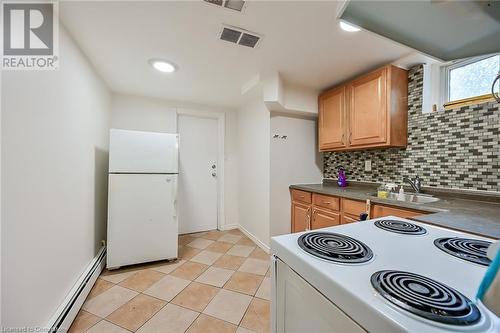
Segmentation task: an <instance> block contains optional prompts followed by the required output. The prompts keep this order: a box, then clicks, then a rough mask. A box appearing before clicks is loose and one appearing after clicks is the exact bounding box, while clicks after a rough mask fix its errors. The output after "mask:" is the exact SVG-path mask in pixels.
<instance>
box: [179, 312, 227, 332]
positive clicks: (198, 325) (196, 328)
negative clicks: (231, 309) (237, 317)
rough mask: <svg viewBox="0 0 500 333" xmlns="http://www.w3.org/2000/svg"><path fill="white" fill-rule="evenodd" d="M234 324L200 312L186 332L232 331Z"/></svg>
mask: <svg viewBox="0 0 500 333" xmlns="http://www.w3.org/2000/svg"><path fill="white" fill-rule="evenodd" d="M236 328H237V326H236V325H233V324H231V323H228V322H226V321H224V320H220V319H217V318H214V317H210V316H207V315H204V314H201V315H200V316H199V317H198V318H197V319H196V320H195V321H194V323H193V324H192V325H191V327H189V329H188V330H187V331H186V333H234V332H236Z"/></svg>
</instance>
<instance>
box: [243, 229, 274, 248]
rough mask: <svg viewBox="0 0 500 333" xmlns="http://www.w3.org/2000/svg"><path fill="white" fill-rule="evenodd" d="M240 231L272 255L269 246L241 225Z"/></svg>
mask: <svg viewBox="0 0 500 333" xmlns="http://www.w3.org/2000/svg"><path fill="white" fill-rule="evenodd" d="M238 229H240V231H241V232H242V233H244V234H245V236H247V237H248V238H250V239H251V240H252V241H253V242H254V243H255V244H257V246H258V247H260V248H261V249H262V250H264V251H265V252H266V253H270V251H271V249H270V248H269V246H267V245H266V244H264V243H263V242H262V241H261V240H260V239H258V238H257V237H256V236H255V235H254V234H252V233H251V232H250V231H248V230H247V229H245V228H243V227H242V226H241V225H238Z"/></svg>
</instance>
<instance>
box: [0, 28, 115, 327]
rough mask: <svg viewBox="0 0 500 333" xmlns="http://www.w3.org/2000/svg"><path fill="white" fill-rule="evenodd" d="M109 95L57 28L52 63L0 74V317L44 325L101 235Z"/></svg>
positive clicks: (13, 323) (10, 323) (5, 323)
mask: <svg viewBox="0 0 500 333" xmlns="http://www.w3.org/2000/svg"><path fill="white" fill-rule="evenodd" d="M109 105H110V95H109V93H108V90H107V88H106V86H105V85H104V84H103V82H102V81H101V79H100V78H99V76H98V75H96V73H95V71H94V70H93V68H92V67H91V66H90V64H89V63H88V62H87V60H86V58H85V57H84V56H83V54H82V53H81V51H80V50H79V49H78V47H77V46H76V45H75V44H74V42H73V41H72V40H71V38H70V37H69V36H68V34H67V33H66V31H65V30H64V28H63V27H62V26H61V29H60V69H59V70H58V71H24V72H22V71H6V72H3V73H2V115H1V116H2V119H1V126H2V128H1V144H2V208H3V209H2V299H1V302H2V323H1V324H2V325H1V326H11V327H12V326H41V327H44V326H45V325H47V323H48V320H49V319H50V317H51V316H52V315H53V314H54V313H55V310H56V308H57V307H58V306H59V305H60V304H61V302H62V300H63V299H64V297H65V296H66V295H67V293H68V291H69V290H70V289H71V287H73V285H74V283H75V282H76V280H77V278H78V277H79V276H80V274H81V273H82V272H83V271H84V269H85V268H86V267H87V265H88V264H89V263H90V261H91V260H92V259H93V258H94V256H95V254H96V253H97V250H98V249H99V248H100V246H101V244H100V243H101V240H102V239H104V238H105V221H106V206H107V160H108V126H109Z"/></svg>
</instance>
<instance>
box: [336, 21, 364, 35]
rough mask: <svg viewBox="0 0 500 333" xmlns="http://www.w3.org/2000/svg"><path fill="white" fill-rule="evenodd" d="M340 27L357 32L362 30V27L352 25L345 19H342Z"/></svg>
mask: <svg viewBox="0 0 500 333" xmlns="http://www.w3.org/2000/svg"><path fill="white" fill-rule="evenodd" d="M339 24H340V28H341V29H342V30H344V31H348V32H357V31H361V29H360V28H358V27H357V26H355V25H352V24H350V23H347V22H344V21H340V23H339Z"/></svg>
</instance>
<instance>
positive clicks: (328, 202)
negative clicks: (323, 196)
mask: <svg viewBox="0 0 500 333" xmlns="http://www.w3.org/2000/svg"><path fill="white" fill-rule="evenodd" d="M323 203H324V204H325V205H329V204H331V202H330V201H323Z"/></svg>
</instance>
